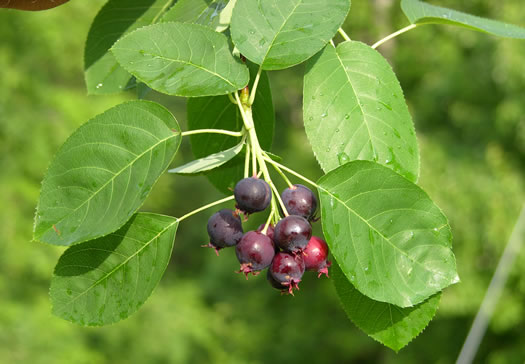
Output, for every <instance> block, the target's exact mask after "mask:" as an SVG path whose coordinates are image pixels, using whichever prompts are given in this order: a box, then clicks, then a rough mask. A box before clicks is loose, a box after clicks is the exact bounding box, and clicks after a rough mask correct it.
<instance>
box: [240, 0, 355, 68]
mask: <svg viewBox="0 0 525 364" xmlns="http://www.w3.org/2000/svg"><path fill="white" fill-rule="evenodd" d="M349 10H350V0H325V1H319V0H264V1H261V0H239V1H238V2H237V5H236V6H235V8H234V9H233V15H232V20H231V35H232V41H233V43H234V44H235V46H236V47H237V48H238V49H239V50H240V52H241V54H242V55H243V56H245V57H246V58H248V59H249V60H250V61H252V62H255V63H257V64H260V65H262V67H263V69H266V70H278V69H283V68H287V67H291V66H294V65H296V64H299V63H301V62H304V61H305V60H307V59H308V58H310V57H311V56H313V55H314V54H315V53H317V52H318V51H319V50H320V49H321V48H322V47H323V46H324V45H325V44H326V43H328V41H329V40H330V39H332V38H333V37H334V35H335V33H336V32H337V29H338V28H339V27H340V26H341V25H342V24H343V21H344V20H345V18H346V15H347V14H348V11H349Z"/></svg>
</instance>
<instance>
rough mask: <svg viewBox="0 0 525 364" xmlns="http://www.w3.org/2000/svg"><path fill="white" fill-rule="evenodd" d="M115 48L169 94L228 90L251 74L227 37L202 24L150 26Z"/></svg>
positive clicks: (150, 82) (131, 69)
mask: <svg viewBox="0 0 525 364" xmlns="http://www.w3.org/2000/svg"><path fill="white" fill-rule="evenodd" d="M111 50H112V52H113V54H114V55H115V57H116V58H117V61H118V62H119V63H120V65H121V66H122V67H124V68H125V69H126V70H128V71H129V72H130V73H132V74H133V75H134V76H135V77H137V79H139V80H140V81H142V82H144V83H145V84H147V85H148V86H149V87H151V88H152V89H154V90H157V91H159V92H162V93H165V94H168V95H177V96H187V97H193V96H209V95H224V94H227V93H230V92H233V91H237V90H239V89H241V88H243V87H244V86H246V84H247V83H248V79H249V74H248V68H247V67H246V66H245V65H244V64H243V63H242V62H241V61H240V60H238V59H236V58H234V57H233V55H232V53H231V50H230V46H229V44H228V40H227V38H226V36H224V35H223V34H220V33H217V32H214V31H213V30H211V29H209V28H206V27H204V26H202V25H197V24H183V23H160V24H155V25H150V26H147V27H144V28H141V29H138V30H135V31H134V32H133V33H130V34H128V35H126V36H124V37H123V38H121V39H120V40H119V41H118V42H117V43H116V44H115V45H114V46H113V47H112V48H111Z"/></svg>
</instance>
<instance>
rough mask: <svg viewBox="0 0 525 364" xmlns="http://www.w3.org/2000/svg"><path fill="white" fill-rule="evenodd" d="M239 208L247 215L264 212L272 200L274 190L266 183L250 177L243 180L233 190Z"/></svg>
mask: <svg viewBox="0 0 525 364" xmlns="http://www.w3.org/2000/svg"><path fill="white" fill-rule="evenodd" d="M233 194H234V195H235V201H236V202H237V208H238V209H239V210H241V211H244V212H246V213H249V214H251V213H254V212H259V211H263V210H264V209H266V208H267V207H268V205H269V204H270V201H271V200H272V190H271V189H270V186H269V185H268V183H266V181H264V180H262V179H259V178H255V177H248V178H243V179H241V180H240V181H239V182H237V184H236V185H235V189H234V190H233Z"/></svg>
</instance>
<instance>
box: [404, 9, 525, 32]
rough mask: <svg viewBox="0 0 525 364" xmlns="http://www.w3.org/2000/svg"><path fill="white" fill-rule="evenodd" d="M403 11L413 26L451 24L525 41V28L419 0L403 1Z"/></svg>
mask: <svg viewBox="0 0 525 364" xmlns="http://www.w3.org/2000/svg"><path fill="white" fill-rule="evenodd" d="M401 9H402V10H403V12H404V13H405V15H406V16H407V18H408V20H409V21H410V22H411V23H412V24H449V25H457V26H461V27H464V28H468V29H471V30H477V31H479V32H484V33H489V34H492V35H496V36H499V37H504V38H516V39H525V28H522V27H518V26H516V25H512V24H508V23H503V22H500V21H496V20H492V19H486V18H481V17H478V16H474V15H470V14H466V13H462V12H460V11H456V10H452V9H447V8H442V7H440V6H435V5H430V4H427V3H424V2H422V1H418V0H401Z"/></svg>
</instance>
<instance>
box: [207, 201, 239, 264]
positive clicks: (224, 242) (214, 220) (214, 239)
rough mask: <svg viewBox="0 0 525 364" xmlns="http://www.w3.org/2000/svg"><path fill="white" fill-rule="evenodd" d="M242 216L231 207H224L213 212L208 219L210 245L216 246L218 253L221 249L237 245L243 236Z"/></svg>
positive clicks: (211, 246)
mask: <svg viewBox="0 0 525 364" xmlns="http://www.w3.org/2000/svg"><path fill="white" fill-rule="evenodd" d="M242 234H243V231H242V223H241V218H240V217H239V216H238V215H237V214H236V213H235V212H234V211H232V210H230V209H222V210H220V211H218V212H216V213H215V214H213V215H212V216H211V217H210V219H209V220H208V235H209V236H210V243H209V244H208V245H205V246H208V247H210V248H214V249H215V252H216V253H217V255H219V250H220V249H222V248H227V247H230V246H234V245H237V243H238V242H239V240H241V238H242Z"/></svg>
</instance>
